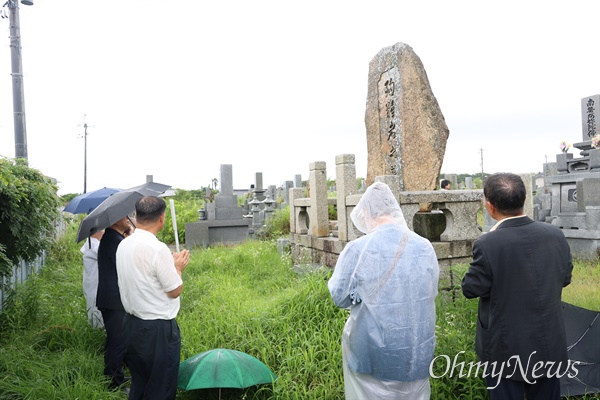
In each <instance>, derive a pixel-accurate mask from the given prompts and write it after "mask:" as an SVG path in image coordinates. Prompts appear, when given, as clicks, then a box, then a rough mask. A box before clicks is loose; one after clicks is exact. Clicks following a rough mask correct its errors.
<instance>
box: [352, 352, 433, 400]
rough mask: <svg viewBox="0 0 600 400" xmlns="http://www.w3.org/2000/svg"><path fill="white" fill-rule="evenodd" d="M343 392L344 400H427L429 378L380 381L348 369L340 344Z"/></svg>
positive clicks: (428, 395) (429, 395)
mask: <svg viewBox="0 0 600 400" xmlns="http://www.w3.org/2000/svg"><path fill="white" fill-rule="evenodd" d="M342 363H343V369H344V390H345V392H346V400H429V398H430V397H431V386H430V384H429V378H427V379H422V380H420V381H415V382H397V381H380V380H379V379H376V378H374V377H373V376H371V375H367V374H359V373H356V372H353V371H351V370H350V368H348V363H347V360H346V349H345V345H344V343H342Z"/></svg>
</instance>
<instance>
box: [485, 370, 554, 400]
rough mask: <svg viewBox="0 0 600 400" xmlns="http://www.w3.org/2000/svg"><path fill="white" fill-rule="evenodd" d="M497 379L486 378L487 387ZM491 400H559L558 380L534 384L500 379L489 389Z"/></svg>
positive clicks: (540, 381) (542, 380) (540, 380)
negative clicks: (498, 382)
mask: <svg viewBox="0 0 600 400" xmlns="http://www.w3.org/2000/svg"><path fill="white" fill-rule="evenodd" d="M497 379H498V378H492V377H491V376H488V377H486V383H487V385H488V387H493V386H495V385H496V383H497ZM488 391H489V393H490V399H491V400H523V399H524V398H525V396H526V395H527V400H560V379H558V378H540V379H537V380H536V383H533V384H530V383H527V382H520V381H513V380H511V379H502V380H500V384H499V385H498V386H497V387H496V388H495V389H489V390H488Z"/></svg>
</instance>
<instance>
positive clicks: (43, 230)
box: [0, 158, 60, 282]
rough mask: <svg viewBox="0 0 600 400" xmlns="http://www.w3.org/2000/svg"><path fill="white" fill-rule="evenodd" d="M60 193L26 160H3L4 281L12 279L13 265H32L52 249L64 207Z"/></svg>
mask: <svg viewBox="0 0 600 400" xmlns="http://www.w3.org/2000/svg"><path fill="white" fill-rule="evenodd" d="M56 191H57V187H56V185H54V184H53V183H52V181H51V180H50V179H49V178H47V177H45V176H44V175H42V174H41V173H40V172H39V171H38V170H35V169H33V168H29V167H28V166H27V164H26V163H25V160H22V159H18V160H12V159H7V158H0V245H1V246H0V278H2V277H5V276H10V274H11V273H12V264H16V263H18V261H20V260H23V261H26V262H29V261H32V260H34V259H35V258H36V257H37V256H39V255H41V254H42V253H43V252H44V251H45V250H47V249H49V248H50V246H51V245H52V243H53V233H54V225H55V222H56V220H57V218H58V217H59V211H58V207H59V205H60V199H59V197H58V195H57V194H56ZM33 216H35V218H32V217H33ZM0 282H2V280H1V279H0Z"/></svg>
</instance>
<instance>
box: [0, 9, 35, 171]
mask: <svg viewBox="0 0 600 400" xmlns="http://www.w3.org/2000/svg"><path fill="white" fill-rule="evenodd" d="M21 2H22V3H23V4H25V5H32V4H33V0H21ZM2 7H3V8H4V7H8V11H9V25H10V59H11V75H12V91H13V112H14V128H15V158H22V159H24V160H25V163H26V164H27V165H28V156H27V129H26V127H25V100H24V92H23V62H22V58H21V27H20V21H19V3H18V1H17V0H7V1H6V3H4V5H3V6H2ZM2 18H5V12H4V10H3V12H2Z"/></svg>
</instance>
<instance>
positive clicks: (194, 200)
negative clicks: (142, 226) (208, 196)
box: [156, 190, 204, 244]
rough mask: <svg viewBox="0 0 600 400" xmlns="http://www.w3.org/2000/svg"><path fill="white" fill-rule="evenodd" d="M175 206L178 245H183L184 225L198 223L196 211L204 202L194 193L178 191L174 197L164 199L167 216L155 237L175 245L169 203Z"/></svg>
mask: <svg viewBox="0 0 600 400" xmlns="http://www.w3.org/2000/svg"><path fill="white" fill-rule="evenodd" d="M170 199H173V204H174V205H175V217H176V218H177V233H178V235H179V236H178V238H179V243H185V224H188V223H191V222H196V221H198V218H199V214H198V210H199V209H201V208H202V207H203V206H204V200H203V199H201V198H200V196H199V195H198V194H197V193H195V192H193V191H192V192H190V191H185V190H178V191H177V194H176V195H175V196H174V197H170V198H168V199H166V200H165V201H166V202H167V216H166V218H165V227H164V228H163V229H162V230H161V231H160V232H159V233H158V235H156V236H157V237H158V239H159V240H161V241H163V242H165V243H167V244H174V243H175V232H174V230H173V219H172V218H171V208H170V207H171V202H170Z"/></svg>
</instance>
